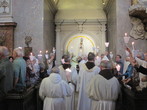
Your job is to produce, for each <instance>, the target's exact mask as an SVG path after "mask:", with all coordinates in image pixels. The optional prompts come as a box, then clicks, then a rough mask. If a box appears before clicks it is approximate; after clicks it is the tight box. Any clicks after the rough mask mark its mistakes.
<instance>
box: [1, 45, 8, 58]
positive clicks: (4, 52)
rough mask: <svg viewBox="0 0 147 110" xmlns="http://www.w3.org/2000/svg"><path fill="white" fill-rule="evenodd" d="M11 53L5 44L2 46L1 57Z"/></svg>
mask: <svg viewBox="0 0 147 110" xmlns="http://www.w3.org/2000/svg"><path fill="white" fill-rule="evenodd" d="M8 55H9V51H8V48H7V47H5V46H0V58H2V57H7V56H8Z"/></svg>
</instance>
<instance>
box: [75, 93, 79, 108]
mask: <svg viewBox="0 0 147 110" xmlns="http://www.w3.org/2000/svg"><path fill="white" fill-rule="evenodd" d="M78 96H79V93H78V92H76V93H75V110H77V105H78Z"/></svg>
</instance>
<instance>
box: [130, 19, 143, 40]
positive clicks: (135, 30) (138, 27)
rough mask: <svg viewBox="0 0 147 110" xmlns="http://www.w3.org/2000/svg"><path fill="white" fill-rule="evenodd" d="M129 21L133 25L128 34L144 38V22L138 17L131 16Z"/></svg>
mask: <svg viewBox="0 0 147 110" xmlns="http://www.w3.org/2000/svg"><path fill="white" fill-rule="evenodd" d="M131 23H132V25H133V27H132V30H131V32H130V36H131V37H133V38H134V39H144V38H145V29H144V24H143V23H142V22H141V20H140V19H138V18H135V17H131Z"/></svg>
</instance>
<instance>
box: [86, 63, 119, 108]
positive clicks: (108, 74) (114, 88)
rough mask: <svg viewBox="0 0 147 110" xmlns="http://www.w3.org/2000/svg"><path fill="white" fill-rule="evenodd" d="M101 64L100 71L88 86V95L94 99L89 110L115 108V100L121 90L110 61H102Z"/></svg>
mask: <svg viewBox="0 0 147 110" xmlns="http://www.w3.org/2000/svg"><path fill="white" fill-rule="evenodd" d="M100 66H101V71H100V73H99V74H98V75H96V76H95V77H93V78H92V79H91V80H90V83H89V85H88V86H87V94H88V97H89V98H90V99H91V100H92V105H91V108H90V109H89V110H115V101H116V99H117V98H118V94H119V92H120V85H119V82H118V80H117V78H115V77H114V74H113V73H112V70H111V69H112V64H111V62H110V61H102V62H101V64H100Z"/></svg>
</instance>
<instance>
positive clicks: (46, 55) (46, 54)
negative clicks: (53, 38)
mask: <svg viewBox="0 0 147 110" xmlns="http://www.w3.org/2000/svg"><path fill="white" fill-rule="evenodd" d="M45 58H46V59H48V58H49V57H48V51H47V50H46V52H45Z"/></svg>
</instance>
